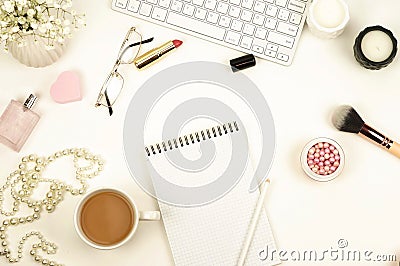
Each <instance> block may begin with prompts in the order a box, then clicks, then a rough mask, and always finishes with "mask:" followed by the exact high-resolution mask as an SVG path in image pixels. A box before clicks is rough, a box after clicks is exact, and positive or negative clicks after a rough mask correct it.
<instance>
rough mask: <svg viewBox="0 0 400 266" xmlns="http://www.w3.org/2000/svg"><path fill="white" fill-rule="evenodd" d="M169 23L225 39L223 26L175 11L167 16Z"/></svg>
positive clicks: (218, 38)
mask: <svg viewBox="0 0 400 266" xmlns="http://www.w3.org/2000/svg"><path fill="white" fill-rule="evenodd" d="M167 22H168V23H169V24H172V25H175V26H177V27H180V28H183V29H187V30H191V31H194V32H198V33H200V34H202V35H205V36H208V37H211V38H214V39H217V40H220V41H223V40H224V35H225V30H224V29H222V28H221V27H218V26H214V25H211V24H208V23H205V22H201V21H198V20H195V19H192V18H189V17H186V16H183V15H180V14H176V13H174V12H170V13H169V15H168V18H167Z"/></svg>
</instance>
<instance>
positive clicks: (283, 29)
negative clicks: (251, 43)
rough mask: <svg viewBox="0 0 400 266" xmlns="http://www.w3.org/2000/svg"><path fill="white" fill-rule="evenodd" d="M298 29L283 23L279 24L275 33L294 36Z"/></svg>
mask: <svg viewBox="0 0 400 266" xmlns="http://www.w3.org/2000/svg"><path fill="white" fill-rule="evenodd" d="M298 29H299V28H298V27H297V26H294V25H290V24H288V23H285V22H279V23H278V27H277V28H276V30H277V31H279V32H282V33H285V34H287V35H290V36H296V35H297V31H298Z"/></svg>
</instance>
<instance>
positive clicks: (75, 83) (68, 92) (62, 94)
mask: <svg viewBox="0 0 400 266" xmlns="http://www.w3.org/2000/svg"><path fill="white" fill-rule="evenodd" d="M50 95H51V98H53V100H54V101H55V102H57V103H70V102H76V101H80V100H82V94H81V85H80V79H79V76H78V74H76V73H75V72H73V71H65V72H62V73H61V74H60V75H59V76H58V78H57V80H56V82H54V84H53V85H52V86H51V88H50Z"/></svg>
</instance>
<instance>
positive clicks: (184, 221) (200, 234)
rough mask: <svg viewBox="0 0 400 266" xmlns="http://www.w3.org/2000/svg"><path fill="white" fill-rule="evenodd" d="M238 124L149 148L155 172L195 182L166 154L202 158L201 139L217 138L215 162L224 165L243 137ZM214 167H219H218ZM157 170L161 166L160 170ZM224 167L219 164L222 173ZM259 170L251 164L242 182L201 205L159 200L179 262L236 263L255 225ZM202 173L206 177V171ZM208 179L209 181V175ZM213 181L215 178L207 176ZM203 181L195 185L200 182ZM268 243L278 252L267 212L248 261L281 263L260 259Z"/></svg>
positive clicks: (216, 175) (176, 258)
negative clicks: (234, 144) (255, 181)
mask: <svg viewBox="0 0 400 266" xmlns="http://www.w3.org/2000/svg"><path fill="white" fill-rule="evenodd" d="M243 137H245V134H242V132H241V130H240V128H239V127H238V125H237V124H236V123H227V124H224V125H220V126H215V127H212V128H209V129H205V130H200V131H198V132H195V133H193V134H188V135H186V136H183V137H179V138H177V139H172V140H165V141H164V142H161V143H160V144H154V145H149V146H147V147H145V151H146V154H147V159H148V160H147V162H148V163H149V164H151V167H149V170H150V175H151V176H154V175H155V174H156V173H154V171H157V174H159V175H161V176H168V178H171V176H173V177H172V178H173V180H172V181H173V182H176V183H178V184H181V185H184V186H190V185H194V184H191V178H190V173H184V172H183V173H182V172H179V171H176V169H174V168H176V167H174V166H171V162H170V161H169V160H168V159H167V158H166V155H167V154H169V153H182V154H184V155H185V156H186V157H192V158H196V156H198V153H199V147H198V145H199V143H201V142H209V141H210V142H213V144H214V145H215V150H216V158H217V159H215V160H214V161H213V164H216V165H217V166H218V165H220V166H222V167H223V166H224V161H227V160H229V158H227V157H228V156H229V151H230V150H231V149H232V147H231V142H230V139H231V138H243ZM213 166H214V165H213ZM155 169H156V170H155ZM217 169H218V167H216V168H214V170H213V171H214V172H215V176H214V177H218V174H219V172H218V170H217ZM253 173H254V170H253V169H252V167H251V164H249V163H248V164H247V167H246V170H245V171H244V174H243V175H242V178H241V179H240V181H239V182H238V183H237V185H236V186H235V187H234V188H233V189H232V190H230V191H229V192H228V193H227V194H226V195H225V196H223V197H222V198H220V199H218V200H216V201H214V202H212V203H209V204H206V205H202V206H198V207H177V206H174V205H170V204H166V203H164V202H161V201H159V202H158V203H159V206H160V210H161V213H162V219H163V222H164V226H165V230H166V233H167V237H168V241H169V244H170V247H171V250H172V254H173V258H174V261H175V264H176V265H177V266H180V265H182V266H183V265H185V266H186V265H236V264H237V261H238V258H239V255H240V252H241V250H242V248H243V243H244V240H245V237H246V234H247V232H248V229H249V225H250V222H251V219H252V216H253V212H254V209H255V207H256V203H257V200H258V197H259V192H253V193H249V186H250V182H251V180H252V178H253ZM200 176H201V175H200ZM207 178H208V179H207ZM207 178H206V180H201V181H200V182H205V183H207V182H210V181H212V180H210V178H211V179H212V178H213V176H212V175H209V174H207ZM198 182H199V180H197V181H196V182H195V183H196V184H198ZM155 191H156V193H157V187H155ZM267 246H268V248H269V250H276V246H275V241H274V237H273V234H272V231H271V227H270V224H269V221H268V218H267V215H266V213H265V210H263V213H262V214H261V217H260V219H259V222H258V225H257V229H256V231H255V234H254V238H253V241H252V244H251V246H250V249H249V251H248V253H247V257H246V261H245V264H246V265H252V266H253V265H276V264H279V263H280V261H279V260H278V259H277V258H275V259H274V260H272V261H271V260H269V259H267V260H264V261H262V260H261V259H260V258H259V254H260V252H261V251H262V250H263V249H265V248H266V247H267Z"/></svg>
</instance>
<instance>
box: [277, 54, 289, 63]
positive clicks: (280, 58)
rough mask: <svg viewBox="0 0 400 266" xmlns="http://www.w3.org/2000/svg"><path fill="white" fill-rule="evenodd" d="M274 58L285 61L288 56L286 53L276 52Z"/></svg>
mask: <svg viewBox="0 0 400 266" xmlns="http://www.w3.org/2000/svg"><path fill="white" fill-rule="evenodd" d="M276 58H278V59H279V60H282V61H285V62H287V61H288V60H289V56H288V55H286V54H282V53H278V55H277V56H276Z"/></svg>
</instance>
